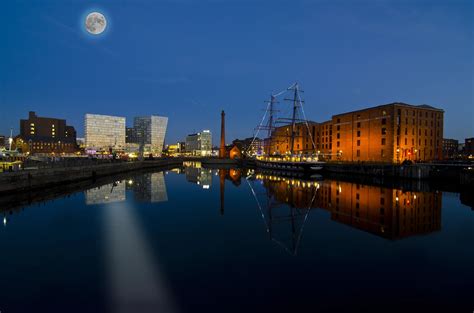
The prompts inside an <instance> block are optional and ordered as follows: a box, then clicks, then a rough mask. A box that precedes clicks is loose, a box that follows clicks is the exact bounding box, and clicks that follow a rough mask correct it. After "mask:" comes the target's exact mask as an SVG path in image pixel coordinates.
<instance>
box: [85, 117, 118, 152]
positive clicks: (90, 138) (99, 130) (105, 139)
mask: <svg viewBox="0 0 474 313" xmlns="http://www.w3.org/2000/svg"><path fill="white" fill-rule="evenodd" d="M84 135H85V144H86V149H88V150H95V151H110V150H123V149H125V117H119V116H110V115H99V114H86V115H85V120H84Z"/></svg>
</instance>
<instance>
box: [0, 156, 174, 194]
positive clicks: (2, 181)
mask: <svg viewBox="0 0 474 313" xmlns="http://www.w3.org/2000/svg"><path fill="white" fill-rule="evenodd" d="M182 163H183V160H182V159H179V158H169V159H157V160H146V161H136V162H110V163H99V164H90V165H79V166H58V167H54V166H52V167H50V168H40V169H30V170H22V171H17V172H6V173H0V194H2V193H8V192H18V191H24V190H29V189H37V188H43V187H47V186H53V185H57V184H66V183H70V182H74V181H80V180H86V179H93V180H95V179H97V178H99V177H103V176H109V175H114V174H118V173H124V172H133V171H138V170H143V169H150V168H164V167H171V166H181V165H182Z"/></svg>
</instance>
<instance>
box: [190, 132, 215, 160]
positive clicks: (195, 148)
mask: <svg viewBox="0 0 474 313" xmlns="http://www.w3.org/2000/svg"><path fill="white" fill-rule="evenodd" d="M186 153H189V154H191V155H196V156H210V155H211V154H212V134H211V131H209V130H203V131H202V132H200V133H196V134H190V135H188V136H187V137H186Z"/></svg>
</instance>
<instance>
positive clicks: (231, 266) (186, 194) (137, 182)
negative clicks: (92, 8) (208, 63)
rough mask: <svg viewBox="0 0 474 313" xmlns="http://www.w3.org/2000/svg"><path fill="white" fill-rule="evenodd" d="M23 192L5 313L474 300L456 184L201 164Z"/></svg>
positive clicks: (7, 259)
mask: <svg viewBox="0 0 474 313" xmlns="http://www.w3.org/2000/svg"><path fill="white" fill-rule="evenodd" d="M247 178H248V179H247ZM56 196H59V194H58V195H56ZM54 197H55V196H51V198H54ZM15 201H17V202H18V203H16V202H15ZM15 201H13V200H12V201H10V202H1V201H0V203H2V205H3V206H5V207H4V208H3V209H4V211H2V212H4V214H5V215H4V217H5V218H3V216H2V218H3V222H4V225H2V227H1V229H0V247H1V254H0V255H1V257H0V311H1V313H13V312H369V311H370V312H412V311H413V312H415V311H416V312H472V311H473V310H474V300H473V299H474V246H473V242H474V211H472V210H471V208H470V207H468V206H466V205H463V204H461V202H460V200H459V194H455V193H445V192H440V191H436V190H429V189H428V190H425V191H420V190H412V191H407V190H401V189H393V188H388V187H380V186H371V185H364V184H357V183H349V182H343V181H336V180H331V179H316V180H311V181H308V180H296V179H286V178H283V177H277V176H268V175H263V174H253V173H252V172H250V173H249V172H247V171H241V170H232V169H231V170H209V169H203V168H199V165H197V166H195V167H188V168H185V169H176V170H170V171H166V172H157V173H146V174H140V175H133V174H130V175H129V176H128V177H121V178H120V179H119V180H117V181H116V182H109V183H108V184H105V185H103V186H100V187H94V188H93V189H89V190H85V191H83V192H82V191H77V192H73V193H72V194H69V195H62V196H60V197H59V198H56V199H54V200H50V201H45V202H39V203H37V202H36V203H35V199H31V198H29V199H28V200H27V202H30V203H31V205H24V203H23V202H20V201H19V200H15Z"/></svg>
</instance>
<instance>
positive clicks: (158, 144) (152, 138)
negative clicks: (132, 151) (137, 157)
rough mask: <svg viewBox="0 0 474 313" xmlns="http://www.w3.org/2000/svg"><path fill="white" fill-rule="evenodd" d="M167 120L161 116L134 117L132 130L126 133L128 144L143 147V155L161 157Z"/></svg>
mask: <svg viewBox="0 0 474 313" xmlns="http://www.w3.org/2000/svg"><path fill="white" fill-rule="evenodd" d="M167 126H168V118H167V117H163V116H156V115H151V116H143V117H135V119H134V120H133V130H132V131H128V135H129V136H130V140H129V142H130V143H138V144H139V145H141V146H143V149H144V150H143V152H144V153H145V154H153V155H155V156H161V154H162V152H163V145H164V142H165V135H166V127H167Z"/></svg>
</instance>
